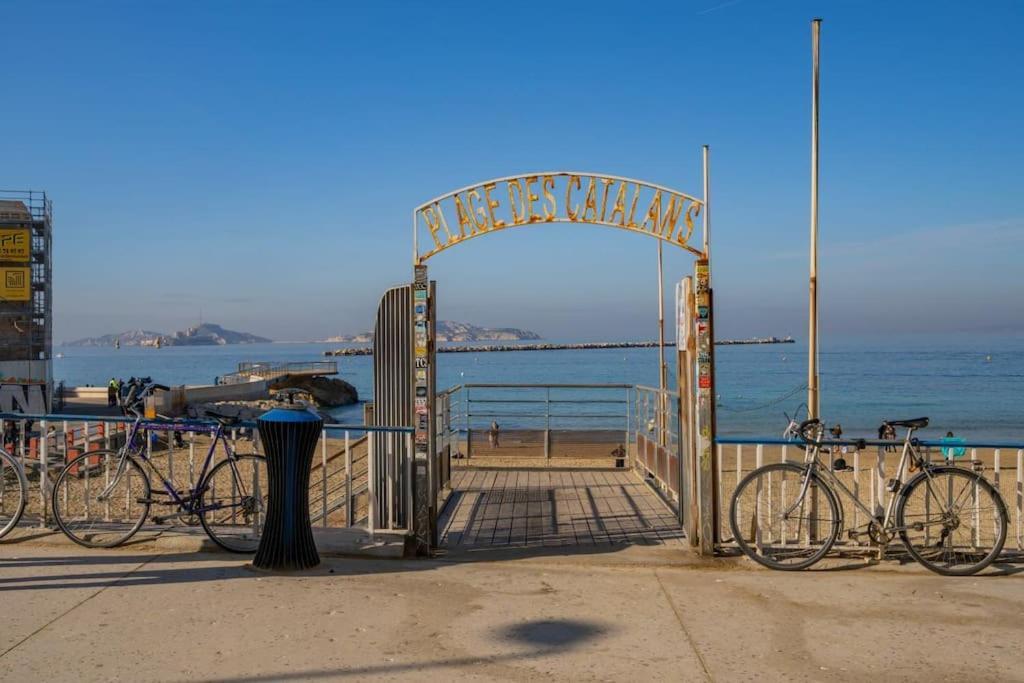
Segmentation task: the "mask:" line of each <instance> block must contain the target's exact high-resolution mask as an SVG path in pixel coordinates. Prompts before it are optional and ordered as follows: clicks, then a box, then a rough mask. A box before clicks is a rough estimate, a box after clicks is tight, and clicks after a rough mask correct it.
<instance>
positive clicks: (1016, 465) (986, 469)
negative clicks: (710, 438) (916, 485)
mask: <svg viewBox="0 0 1024 683" xmlns="http://www.w3.org/2000/svg"><path fill="white" fill-rule="evenodd" d="M826 443H827V445H828V446H830V447H831V449H832V451H833V452H832V453H829V454H826V453H825V452H824V451H823V452H822V455H821V458H822V463H823V465H824V466H826V467H828V466H831V461H830V458H834V457H841V458H843V459H844V460H845V461H846V464H847V466H849V467H852V471H849V472H845V473H843V474H841V475H838V476H841V477H843V478H844V483H846V484H847V488H849V489H850V491H851V492H852V493H853V494H854V495H855V496H856V497H857V499H858V500H859V501H860V502H861V503H862V504H863V505H865V506H866V507H867V508H868V509H869V510H873V511H875V512H876V513H881V512H882V507H881V506H884V504H885V501H886V496H887V495H889V493H888V490H887V489H886V482H887V481H888V479H889V478H890V477H892V472H893V471H894V470H895V468H896V467H897V465H898V463H899V458H900V453H901V451H902V448H903V442H902V440H899V441H882V440H878V439H866V440H862V441H858V440H847V439H842V440H833V441H828V442H826ZM716 444H717V449H718V453H717V455H718V458H717V460H718V465H717V467H718V470H717V472H716V481H717V486H718V501H719V509H718V520H719V525H718V526H719V539H720V545H723V546H732V545H733V544H734V541H733V539H732V531H731V530H730V529H729V522H728V514H729V505H730V504H731V501H732V494H733V491H735V490H736V486H737V485H738V483H739V482H740V481H741V480H742V479H743V477H744V476H746V475H747V474H748V473H749V472H750V471H751V470H753V469H756V468H757V467H760V466H761V465H767V464H771V463H776V462H796V463H798V464H799V463H802V462H803V461H804V453H805V452H804V451H803V450H801V449H800V448H799V447H798V445H799V444H798V442H796V441H787V440H785V439H778V438H731V437H719V438H718V439H716ZM918 444H919V446H920V450H921V451H922V452H923V453H924V454H926V455H927V457H928V458H929V459H930V460H945V459H946V456H945V455H944V453H943V449H950V448H957V449H959V448H963V449H965V450H966V451H967V452H966V453H965V455H964V457H962V458H949V461H950V462H952V463H954V464H956V463H965V466H966V464H970V463H974V462H977V463H980V466H981V467H982V468H983V471H982V474H983V475H984V476H985V478H986V479H988V480H989V481H990V482H991V483H992V485H993V486H994V487H995V488H996V490H998V491H999V493H1000V495H1002V497H1003V501H1004V502H1005V503H1006V507H1007V512H1008V513H1009V515H1010V528H1009V529H1008V533H1007V539H1006V547H1007V548H1009V547H1010V546H1011V544H1014V543H1015V544H1016V549H1017V550H1024V526H1022V517H1024V442H1000V441H988V440H974V441H971V440H964V441H962V442H961V441H960V440H957V441H956V442H949V441H941V440H940V441H931V440H925V439H921V440H919V441H918ZM844 449H845V450H844ZM904 476H906V475H904ZM842 502H843V500H842V496H840V503H842ZM844 508H845V509H846V511H847V514H845V515H844V518H843V523H844V526H845V527H846V529H855V528H857V527H860V526H863V525H865V524H867V522H868V520H867V519H865V518H864V514H863V513H862V512H861V511H860V510H859V509H858V508H857V506H855V505H852V504H850V503H849V501H846V503H845V504H844ZM851 511H852V514H849V513H850V512H851ZM846 529H844V530H843V531H844V533H842V534H841V535H840V543H837V545H840V544H841V545H844V546H847V547H849V546H858V545H866V542H864V543H863V544H862V543H858V542H856V541H854V540H850V539H849V538H846V537H847V536H849V534H846V533H845V531H846Z"/></svg>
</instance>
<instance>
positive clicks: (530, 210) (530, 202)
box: [523, 175, 540, 223]
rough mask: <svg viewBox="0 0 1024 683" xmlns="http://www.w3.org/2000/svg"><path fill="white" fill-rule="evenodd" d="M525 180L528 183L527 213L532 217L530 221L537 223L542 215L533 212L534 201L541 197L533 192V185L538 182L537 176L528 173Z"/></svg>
mask: <svg viewBox="0 0 1024 683" xmlns="http://www.w3.org/2000/svg"><path fill="white" fill-rule="evenodd" d="M523 182H524V184H525V185H526V213H527V215H528V217H529V219H530V222H531V223H536V222H537V221H539V220H540V216H538V215H537V214H536V213H534V212H533V203H534V202H535V201H537V200H538V199H540V197H538V196H537V195H535V194H534V193H533V192H534V189H533V186H534V185H536V184H537V176H535V175H528V176H526V178H525V179H524V180H523Z"/></svg>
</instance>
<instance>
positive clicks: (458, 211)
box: [455, 195, 476, 237]
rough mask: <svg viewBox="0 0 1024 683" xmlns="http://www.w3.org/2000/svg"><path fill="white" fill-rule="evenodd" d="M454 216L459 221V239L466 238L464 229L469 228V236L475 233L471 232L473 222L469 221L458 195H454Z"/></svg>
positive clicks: (467, 213)
mask: <svg viewBox="0 0 1024 683" xmlns="http://www.w3.org/2000/svg"><path fill="white" fill-rule="evenodd" d="M455 216H456V217H457V218H458V221H459V235H460V236H461V237H465V236H466V234H467V233H466V228H469V230H470V231H469V234H470V235H473V234H475V233H476V231H475V230H473V221H472V220H470V217H469V212H468V211H466V207H465V206H464V205H463V204H462V199H461V198H460V197H459V195H455Z"/></svg>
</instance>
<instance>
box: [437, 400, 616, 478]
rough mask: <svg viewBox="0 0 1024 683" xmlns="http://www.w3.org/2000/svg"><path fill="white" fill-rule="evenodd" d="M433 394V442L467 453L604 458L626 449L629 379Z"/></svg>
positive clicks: (472, 456) (465, 454)
mask: <svg viewBox="0 0 1024 683" xmlns="http://www.w3.org/2000/svg"><path fill="white" fill-rule="evenodd" d="M438 396H440V397H443V415H441V414H439V417H441V419H440V420H438V424H439V425H440V429H439V432H438V434H437V438H438V443H447V444H455V445H456V446H460V447H463V448H462V450H460V451H459V454H460V455H462V456H464V457H465V458H467V459H472V458H481V457H503V458H508V457H516V458H544V459H547V460H552V459H555V458H559V457H562V458H564V457H568V456H571V457H573V458H574V459H583V460H586V459H597V458H605V459H607V458H611V457H614V453H615V451H616V450H617V449H622V450H623V451H628V449H629V443H630V431H631V427H630V425H631V412H632V405H633V386H632V385H629V384H460V385H457V386H454V387H451V388H450V389H447V390H446V391H443V392H439V393H438ZM493 423H497V425H498V429H497V430H494V429H493Z"/></svg>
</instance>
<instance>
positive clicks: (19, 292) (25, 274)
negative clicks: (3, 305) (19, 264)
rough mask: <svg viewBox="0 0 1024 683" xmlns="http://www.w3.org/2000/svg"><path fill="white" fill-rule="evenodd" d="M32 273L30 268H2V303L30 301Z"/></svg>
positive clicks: (0, 276)
mask: <svg viewBox="0 0 1024 683" xmlns="http://www.w3.org/2000/svg"><path fill="white" fill-rule="evenodd" d="M31 283H32V271H31V270H30V269H29V268H4V267H0V301H2V300H7V301H29V300H31V298H32V293H31Z"/></svg>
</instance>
